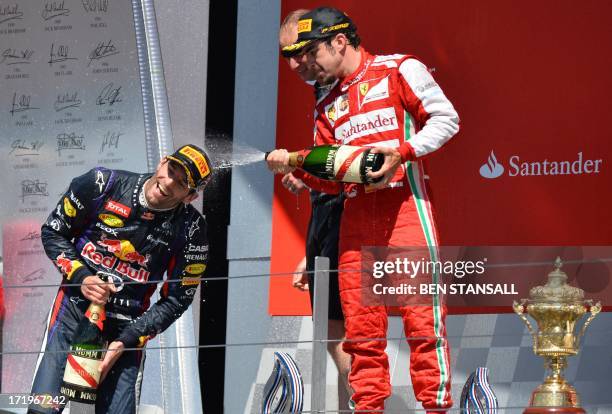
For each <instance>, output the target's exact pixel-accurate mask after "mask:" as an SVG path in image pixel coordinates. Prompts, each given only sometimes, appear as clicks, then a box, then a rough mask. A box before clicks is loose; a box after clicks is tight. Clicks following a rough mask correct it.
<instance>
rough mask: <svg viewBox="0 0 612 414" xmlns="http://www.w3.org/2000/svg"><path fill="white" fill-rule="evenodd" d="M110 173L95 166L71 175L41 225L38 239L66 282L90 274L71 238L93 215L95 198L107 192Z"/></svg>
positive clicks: (75, 236)
mask: <svg viewBox="0 0 612 414" xmlns="http://www.w3.org/2000/svg"><path fill="white" fill-rule="evenodd" d="M110 175H111V172H110V171H109V170H106V169H103V168H95V169H93V170H90V171H88V172H87V173H85V174H84V175H81V176H79V177H76V178H74V179H73V180H72V182H71V183H70V187H69V188H68V190H67V191H66V192H65V193H64V195H63V196H62V198H61V199H60V201H59V203H57V206H56V207H55V209H54V210H53V212H51V214H50V215H49V217H48V218H47V221H45V223H44V224H43V225H42V228H41V241H42V244H43V247H44V249H45V253H46V254H47V256H48V257H49V258H50V259H51V260H52V261H53V262H54V263H55V265H56V266H57V267H58V269H59V270H60V272H61V273H62V275H63V276H64V279H65V281H67V282H68V283H81V282H82V281H83V278H84V277H85V276H88V275H91V271H90V270H89V269H88V268H87V266H86V265H85V264H84V263H83V261H82V260H81V258H80V255H79V252H78V251H77V250H76V248H75V247H74V244H73V243H72V239H74V238H77V237H79V236H80V235H81V233H82V232H83V231H84V230H85V227H86V226H87V224H88V221H89V220H90V219H91V216H92V215H93V214H95V211H94V210H95V209H96V207H97V202H98V201H97V198H98V197H100V196H101V195H102V194H103V193H104V192H105V191H106V186H108V185H109V180H110Z"/></svg>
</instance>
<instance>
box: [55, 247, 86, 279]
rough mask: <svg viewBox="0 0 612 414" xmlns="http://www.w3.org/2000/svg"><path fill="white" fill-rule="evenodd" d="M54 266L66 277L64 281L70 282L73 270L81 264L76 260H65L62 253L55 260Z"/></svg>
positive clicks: (64, 255)
mask: <svg viewBox="0 0 612 414" xmlns="http://www.w3.org/2000/svg"><path fill="white" fill-rule="evenodd" d="M55 264H56V265H57V267H59V269H60V270H61V272H62V273H64V274H65V275H66V279H68V280H70V278H71V277H72V274H73V273H74V272H75V270H77V269H78V268H79V267H81V266H83V264H82V263H81V262H79V261H78V260H70V259H69V258H67V257H66V254H65V253H62V254H60V255H59V256H57V257H56V258H55Z"/></svg>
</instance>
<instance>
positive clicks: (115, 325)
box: [28, 145, 212, 413]
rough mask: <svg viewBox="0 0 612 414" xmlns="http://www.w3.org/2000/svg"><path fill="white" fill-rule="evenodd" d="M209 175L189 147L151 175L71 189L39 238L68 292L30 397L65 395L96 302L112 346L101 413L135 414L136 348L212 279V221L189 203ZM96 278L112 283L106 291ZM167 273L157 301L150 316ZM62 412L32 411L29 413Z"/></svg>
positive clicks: (97, 175)
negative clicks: (69, 361)
mask: <svg viewBox="0 0 612 414" xmlns="http://www.w3.org/2000/svg"><path fill="white" fill-rule="evenodd" d="M211 173H212V170H211V164H210V161H209V159H208V156H207V155H206V153H205V152H204V151H203V150H202V149H200V148H198V147H196V146H195V145H185V146H183V147H181V148H179V149H178V150H177V151H176V152H175V153H174V154H172V155H170V156H167V157H164V158H163V159H162V161H161V162H160V163H159V165H158V167H157V170H156V172H155V173H154V174H153V175H151V174H136V173H132V172H127V171H119V170H108V169H105V168H94V169H92V170H91V171H89V172H87V173H85V174H84V175H82V176H79V177H76V178H75V179H73V180H72V182H71V184H70V187H69V188H68V190H67V191H66V193H65V194H64V195H63V196H62V198H61V200H60V201H59V203H58V205H57V207H56V208H55V210H54V211H53V212H52V213H51V214H50V215H49V218H48V219H47V221H46V222H45V224H43V226H42V231H41V239H42V243H43V246H44V248H45V252H46V253H47V256H49V258H50V259H51V260H53V262H54V263H55V264H56V265H57V267H58V269H59V270H60V272H61V273H62V275H63V285H62V286H61V287H60V289H59V291H58V294H57V296H56V298H55V301H54V302H53V306H52V309H51V312H50V317H49V322H48V326H47V332H46V334H45V337H44V341H43V347H44V350H45V353H44V354H43V353H41V355H40V357H39V360H38V363H37V370H36V374H35V377H34V382H33V385H32V394H34V395H39V396H42V395H46V396H51V397H57V396H58V395H59V394H60V386H61V382H62V377H63V374H64V369H65V367H66V358H67V354H66V352H65V351H66V350H68V349H69V348H70V344H71V341H72V338H73V336H74V334H75V329H76V327H77V325H78V323H79V321H80V320H81V319H82V318H83V317H84V316H83V315H84V313H85V310H86V309H87V307H88V306H89V303H90V302H94V303H98V304H105V306H106V308H105V309H106V320H105V322H104V335H105V336H106V339H107V340H108V342H109V343H110V344H109V346H108V351H107V352H106V355H105V358H104V361H103V362H102V365H101V367H100V371H101V374H100V384H99V386H98V387H97V388H98V396H97V400H96V413H135V412H136V408H137V405H138V395H139V393H140V378H141V373H142V370H143V367H144V357H143V353H142V351H140V350H136V351H134V350H131V351H130V350H129V348H141V347H143V346H144V344H145V343H146V341H147V340H148V339H150V338H151V337H153V336H155V335H156V334H158V333H160V332H162V331H164V330H165V329H166V328H168V327H169V326H170V325H171V324H172V323H173V322H174V321H175V320H177V319H178V318H179V317H180V316H181V314H182V313H183V312H184V311H185V310H186V309H187V308H188V307H189V305H190V304H191V302H192V300H193V296H194V294H195V292H196V289H197V287H198V285H199V282H200V278H201V277H202V274H203V273H204V271H205V269H206V263H207V259H208V242H207V238H206V222H205V219H204V217H203V216H202V215H201V214H200V213H199V212H198V211H197V210H196V209H195V208H194V207H193V206H191V205H190V204H189V203H191V202H192V201H193V200H195V199H196V198H197V196H198V193H197V191H198V190H200V189H202V188H203V187H204V186H205V185H206V183H207V182H208V181H209V180H210V178H211ZM97 272H105V273H107V274H108V275H110V278H111V279H112V280H109V282H108V283H107V284H105V283H104V281H103V280H102V279H100V278H99V277H98V276H97ZM166 272H167V278H166V281H165V283H164V284H163V287H162V289H161V292H160V299H159V301H157V303H155V304H154V305H152V306H151V307H149V299H150V297H151V295H152V294H153V293H154V291H155V289H156V287H157V283H158V282H159V281H161V280H162V278H163V275H164V273H166ZM85 375H86V374H85ZM86 379H88V380H89V381H91V378H86ZM90 385H92V384H90ZM93 385H97V384H93ZM46 400H47V401H48V400H49V398H46ZM58 400H60V399H59V398H55V402H57V401H58ZM63 408H64V405H63V404H61V403H51V404H42V405H40V404H38V405H36V404H32V405H30V407H29V410H28V412H29V413H30V412H31V413H58V412H61V411H62V410H63Z"/></svg>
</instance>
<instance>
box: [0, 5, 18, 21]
mask: <svg viewBox="0 0 612 414" xmlns="http://www.w3.org/2000/svg"><path fill="white" fill-rule="evenodd" d="M16 19H23V12H20V11H19V4H14V5H12V6H4V7H0V23H4V22H8V21H9V20H16Z"/></svg>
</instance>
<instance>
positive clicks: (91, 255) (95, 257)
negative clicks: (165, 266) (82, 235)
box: [81, 242, 151, 282]
mask: <svg viewBox="0 0 612 414" xmlns="http://www.w3.org/2000/svg"><path fill="white" fill-rule="evenodd" d="M98 243H99V242H98ZM104 247H106V249H107V250H110V249H112V248H110V249H109V247H107V246H104ZM112 253H113V255H112V256H111V255H108V256H107V255H105V254H103V252H99V251H98V250H97V248H96V246H95V245H94V244H93V243H92V242H88V243H87V244H86V245H85V246H83V249H82V250H81V257H82V258H83V259H85V260H87V261H88V262H90V263H92V264H94V265H97V266H102V267H104V268H106V269H108V270H114V271H115V272H116V273H119V274H120V275H123V276H126V277H128V278H130V279H132V280H134V281H136V282H146V281H147V280H149V276H150V275H151V273H150V272H149V271H148V270H146V269H143V268H134V267H132V266H130V264H129V263H127V262H125V261H123V260H124V259H121V260H119V257H118V256H117V253H119V254H120V255H123V253H121V252H116V251H113V252H112ZM124 258H125V256H124ZM147 258H148V257H147ZM125 260H129V259H128V258H125ZM134 261H135V262H137V260H134Z"/></svg>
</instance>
